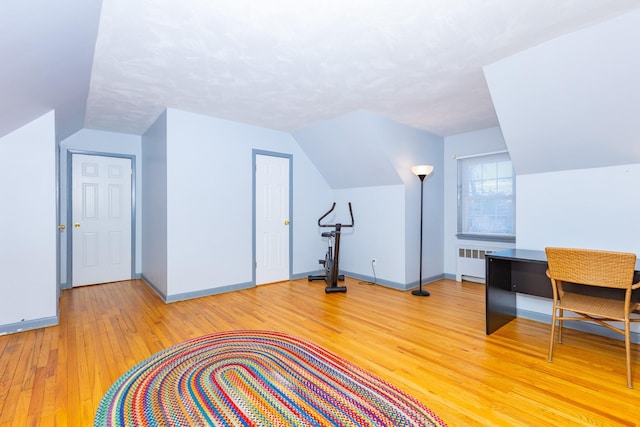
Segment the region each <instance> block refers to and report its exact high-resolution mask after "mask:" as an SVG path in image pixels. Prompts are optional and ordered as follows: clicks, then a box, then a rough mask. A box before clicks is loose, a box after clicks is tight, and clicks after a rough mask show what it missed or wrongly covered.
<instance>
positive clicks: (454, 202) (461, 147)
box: [444, 127, 521, 277]
mask: <svg viewBox="0 0 640 427" xmlns="http://www.w3.org/2000/svg"><path fill="white" fill-rule="evenodd" d="M506 149H507V146H506V145H505V142H504V138H503V137H502V132H501V131H500V128H497V127H496V128H489V129H484V130H480V131H477V132H469V133H463V134H460V135H454V136H450V137H447V138H445V142H444V165H445V178H444V271H445V274H446V275H447V276H448V277H450V276H455V274H456V264H457V252H456V251H457V245H458V243H459V242H464V240H458V238H457V237H456V233H457V232H458V164H457V161H456V157H464V156H470V155H475V154H485V153H491V152H494V151H502V150H506ZM517 184H518V183H517V182H516V200H519V197H520V191H521V190H520V188H519V187H518V185H517ZM518 214H519V208H518V207H517V204H516V234H517V239H518V242H519V240H520V235H519V231H520V229H519V224H518ZM480 243H481V242H478V241H474V242H472V244H474V245H477V244H480Z"/></svg>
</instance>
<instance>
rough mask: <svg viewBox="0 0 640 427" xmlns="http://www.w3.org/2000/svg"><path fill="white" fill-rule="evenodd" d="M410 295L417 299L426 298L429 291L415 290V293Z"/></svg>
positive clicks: (412, 292)
mask: <svg viewBox="0 0 640 427" xmlns="http://www.w3.org/2000/svg"><path fill="white" fill-rule="evenodd" d="M411 295H416V296H419V297H428V296H429V295H431V294H430V293H429V291H423V290H422V289H416V290H415V291H411Z"/></svg>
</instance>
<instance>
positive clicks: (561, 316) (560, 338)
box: [558, 309, 564, 344]
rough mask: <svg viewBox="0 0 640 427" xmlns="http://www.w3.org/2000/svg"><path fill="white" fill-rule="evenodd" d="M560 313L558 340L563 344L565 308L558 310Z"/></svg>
mask: <svg viewBox="0 0 640 427" xmlns="http://www.w3.org/2000/svg"><path fill="white" fill-rule="evenodd" d="M558 311H559V312H560V313H559V314H560V320H558V342H559V343H560V344H562V318H563V317H564V310H563V309H560V310H558Z"/></svg>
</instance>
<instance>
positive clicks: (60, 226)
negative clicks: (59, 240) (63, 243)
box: [58, 224, 67, 230]
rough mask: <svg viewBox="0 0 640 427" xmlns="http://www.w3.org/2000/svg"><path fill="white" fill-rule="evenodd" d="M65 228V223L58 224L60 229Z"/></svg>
mask: <svg viewBox="0 0 640 427" xmlns="http://www.w3.org/2000/svg"><path fill="white" fill-rule="evenodd" d="M65 228H67V227H66V226H65V225H64V224H60V225H59V226H58V230H64V229H65Z"/></svg>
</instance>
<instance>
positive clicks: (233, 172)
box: [143, 109, 332, 301]
mask: <svg viewBox="0 0 640 427" xmlns="http://www.w3.org/2000/svg"><path fill="white" fill-rule="evenodd" d="M166 117H167V119H166V129H167V131H166V156H165V161H166V221H167V223H166V230H167V235H166V247H167V256H166V265H167V267H166V268H167V288H166V294H165V295H164V296H165V297H166V299H167V300H169V301H172V300H177V299H183V298H191V297H195V296H200V295H206V294H212V293H218V292H223V291H228V290H233V289H241V288H243V287H249V286H253V282H252V281H253V277H252V268H253V247H252V245H253V235H252V229H253V211H252V209H253V193H252V186H253V182H252V176H253V174H252V169H251V168H252V162H253V150H254V149H257V150H264V151H270V152H278V153H285V154H290V155H292V156H293V174H294V177H293V182H294V184H293V189H292V191H293V218H292V233H293V248H292V251H293V254H294V256H293V274H294V275H306V274H307V273H308V272H310V271H315V270H317V268H318V259H319V258H320V257H321V255H323V253H324V243H323V242H322V241H321V239H319V238H318V235H317V234H316V226H315V223H316V221H317V217H318V216H319V215H320V213H321V212H324V210H326V208H327V205H328V204H329V203H330V202H331V200H332V197H331V190H330V189H329V187H328V185H327V184H326V182H325V181H324V179H323V178H322V176H321V175H320V174H319V173H318V171H317V170H316V168H315V167H314V166H313V164H312V163H311V162H310V160H309V159H308V157H307V156H306V154H305V153H304V152H303V151H302V150H301V149H300V147H299V146H298V144H297V143H296V142H295V140H294V139H293V138H292V136H291V135H290V134H287V133H284V132H279V131H274V130H269V129H264V128H260V127H256V126H249V125H245V124H242V123H236V122H231V121H227V120H222V119H217V118H212V117H207V116H201V115H197V114H191V113H187V112H183V111H178V110H173V109H169V110H168V111H167V113H166ZM146 143H147V141H146V139H145V140H144V141H143V153H145V152H146V147H145V144H146ZM143 158H144V159H145V161H146V159H147V157H146V155H145V156H143ZM143 169H145V170H146V165H145V164H143ZM146 179H147V177H146V175H145V180H146ZM153 179H155V177H153ZM158 185H163V184H158ZM146 188H147V187H146V186H145V187H143V191H146ZM158 203H159V204H161V203H162V200H158ZM144 207H145V211H146V212H147V213H146V214H145V218H147V215H150V214H149V212H148V209H149V206H148V205H147V203H145V206H144ZM159 208H160V209H162V206H159ZM145 230H146V228H145ZM145 239H146V237H145ZM145 247H146V242H145ZM143 258H146V256H145V254H143ZM143 274H144V276H145V277H146V276H147V273H146V270H144V271H143ZM151 281H152V282H153V280H151ZM156 287H158V286H156Z"/></svg>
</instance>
